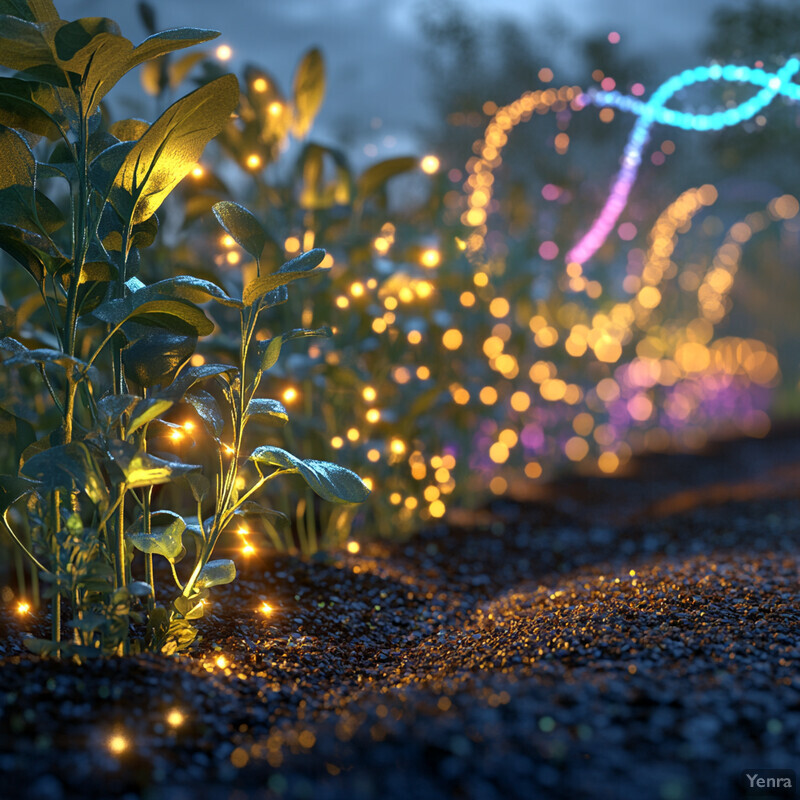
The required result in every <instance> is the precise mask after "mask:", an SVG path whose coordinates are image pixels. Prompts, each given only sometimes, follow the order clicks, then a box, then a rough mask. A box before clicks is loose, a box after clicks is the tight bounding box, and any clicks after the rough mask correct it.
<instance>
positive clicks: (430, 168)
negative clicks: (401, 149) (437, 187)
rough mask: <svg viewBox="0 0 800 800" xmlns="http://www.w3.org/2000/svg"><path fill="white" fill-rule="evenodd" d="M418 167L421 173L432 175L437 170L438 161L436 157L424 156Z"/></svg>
mask: <svg viewBox="0 0 800 800" xmlns="http://www.w3.org/2000/svg"><path fill="white" fill-rule="evenodd" d="M419 165H420V167H421V169H422V171H423V172H425V173H426V174H428V175H433V173H434V172H436V171H437V170H438V169H439V159H438V158H437V157H436V156H432V155H431V156H425V157H424V158H423V159H422V161H420V162H419Z"/></svg>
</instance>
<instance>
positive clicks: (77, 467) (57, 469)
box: [22, 442, 108, 510]
mask: <svg viewBox="0 0 800 800" xmlns="http://www.w3.org/2000/svg"><path fill="white" fill-rule="evenodd" d="M22 472H23V473H25V475H27V476H28V477H29V478H31V479H33V480H35V481H37V482H38V483H39V484H40V486H41V488H42V489H44V490H46V491H48V492H52V491H55V490H56V489H68V490H71V489H72V488H73V484H74V485H75V488H77V489H79V490H81V491H83V492H84V493H85V494H86V495H87V497H88V498H89V499H90V500H91V501H92V502H93V503H95V504H96V505H97V506H98V507H99V508H100V509H101V510H102V509H105V508H106V507H107V506H108V489H107V488H106V483H105V480H104V478H103V475H102V473H101V472H100V468H99V466H98V464H97V462H96V461H95V458H94V456H93V455H92V454H91V452H90V451H89V448H88V447H87V446H86V445H85V444H84V443H83V442H70V443H69V444H63V445H57V446H56V447H50V448H48V449H47V450H43V451H41V452H39V453H36V454H35V455H33V456H31V457H30V458H29V459H28V460H27V461H26V462H25V464H24V465H23V467H22Z"/></svg>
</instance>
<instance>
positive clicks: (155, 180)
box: [110, 75, 239, 224]
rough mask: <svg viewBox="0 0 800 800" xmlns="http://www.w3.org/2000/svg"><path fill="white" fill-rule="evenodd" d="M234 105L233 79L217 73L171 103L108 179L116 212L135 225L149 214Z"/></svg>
mask: <svg viewBox="0 0 800 800" xmlns="http://www.w3.org/2000/svg"><path fill="white" fill-rule="evenodd" d="M238 102H239V84H238V82H237V80H236V77H235V76H234V75H223V76H222V77H221V78H217V79H216V80H214V81H211V83H207V84H206V85H205V86H201V87H200V88H199V89H196V90H195V91H194V92H192V93H191V94H188V95H186V97H183V98H181V99H180V100H178V101H177V102H176V103H173V105H171V106H170V107H169V108H168V109H167V110H166V111H165V112H164V113H163V114H162V115H161V116H160V117H159V118H158V119H157V120H156V121H155V122H154V123H153V124H152V125H151V126H150V127H149V128H148V130H147V132H146V133H145V134H144V135H143V136H142V138H141V139H139V141H138V142H136V144H135V145H134V146H133V147H132V148H131V150H130V152H129V153H128V154H127V156H126V158H125V160H124V161H123V162H122V166H121V168H120V170H119V172H118V173H117V175H116V178H115V179H114V185H113V188H112V191H111V194H110V199H111V202H112V204H113V205H114V208H116V210H117V213H119V215H120V216H121V217H122V218H123V219H124V220H126V221H130V222H131V223H132V224H137V223H139V222H142V221H143V220H145V219H147V218H148V217H149V216H151V215H152V214H154V213H155V211H156V210H157V209H158V207H159V206H160V205H161V203H163V202H164V199H165V198H166V197H167V195H168V194H169V193H170V192H171V191H172V190H173V189H174V188H175V186H176V185H177V184H178V183H179V182H180V181H181V180H183V178H184V177H185V176H186V175H187V174H188V173H189V172H190V171H191V170H192V169H193V168H194V166H195V164H196V163H197V161H198V160H199V158H200V155H201V154H202V152H203V149H204V148H205V146H206V144H208V142H209V141H210V140H211V139H213V138H214V136H216V135H217V134H218V133H219V132H220V131H221V130H222V127H223V125H224V124H225V123H226V122H227V121H228V119H229V118H230V115H231V114H232V113H233V111H234V110H235V108H236V106H237V104H238Z"/></svg>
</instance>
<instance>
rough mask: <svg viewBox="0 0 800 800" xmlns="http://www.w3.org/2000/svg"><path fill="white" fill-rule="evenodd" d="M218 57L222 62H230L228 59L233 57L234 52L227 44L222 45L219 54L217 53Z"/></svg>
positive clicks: (218, 50)
mask: <svg viewBox="0 0 800 800" xmlns="http://www.w3.org/2000/svg"><path fill="white" fill-rule="evenodd" d="M216 55H217V58H218V59H219V60H220V61H227V60H228V59H229V58H230V57H231V56H232V55H233V50H231V48H230V46H229V45H227V44H221V45H220V46H219V47H218V48H217V53H216Z"/></svg>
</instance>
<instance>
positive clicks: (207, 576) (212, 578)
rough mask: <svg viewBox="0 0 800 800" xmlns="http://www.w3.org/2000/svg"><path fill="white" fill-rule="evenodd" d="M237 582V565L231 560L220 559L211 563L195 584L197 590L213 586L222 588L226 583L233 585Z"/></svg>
mask: <svg viewBox="0 0 800 800" xmlns="http://www.w3.org/2000/svg"><path fill="white" fill-rule="evenodd" d="M235 580H236V564H234V563H233V561H231V560H230V559H229V558H218V559H216V560H214V561H209V562H208V563H207V564H206V565H205V566H204V567H203V569H201V570H200V575H199V576H198V578H197V582H196V583H195V588H196V589H208V588H210V587H211V586H222V585H223V584H225V583H232V582H233V581H235Z"/></svg>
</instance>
